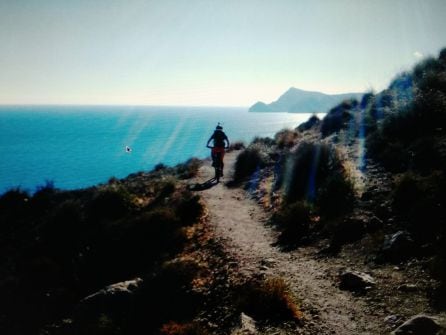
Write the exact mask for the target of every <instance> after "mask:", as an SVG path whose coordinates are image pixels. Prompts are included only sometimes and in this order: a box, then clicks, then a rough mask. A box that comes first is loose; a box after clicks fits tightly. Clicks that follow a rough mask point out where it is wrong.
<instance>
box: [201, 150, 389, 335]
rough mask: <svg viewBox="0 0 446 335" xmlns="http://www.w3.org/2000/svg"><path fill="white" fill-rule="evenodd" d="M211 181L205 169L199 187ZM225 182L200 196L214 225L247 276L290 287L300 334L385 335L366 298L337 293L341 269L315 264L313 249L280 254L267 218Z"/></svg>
mask: <svg viewBox="0 0 446 335" xmlns="http://www.w3.org/2000/svg"><path fill="white" fill-rule="evenodd" d="M236 155H237V152H233V153H229V154H227V155H226V157H225V164H226V173H227V174H228V175H229V174H230V173H231V170H232V168H233V165H234V161H235V157H236ZM212 175H213V170H212V168H211V167H210V166H209V165H206V166H203V167H202V168H201V169H200V172H199V176H198V178H197V182H198V183H203V184H204V183H205V182H206V181H208V180H209V179H210V178H211V177H212ZM225 179H226V180H228V178H225ZM225 179H223V183H220V184H217V185H213V186H212V187H209V188H207V189H204V190H203V191H202V193H201V194H202V197H203V199H204V201H205V202H206V204H207V208H208V210H209V215H210V222H211V225H212V226H213V227H214V229H215V233H216V235H217V236H218V237H219V238H220V239H221V240H222V241H223V244H224V246H225V248H226V249H227V252H229V253H230V254H231V255H232V257H234V258H235V259H236V260H237V261H238V263H239V268H240V271H241V272H242V273H243V274H244V275H247V276H252V275H258V274H259V273H264V274H265V275H267V276H280V277H282V278H283V279H284V280H285V281H287V282H288V284H289V285H290V288H291V289H292V291H293V293H294V295H295V296H296V297H297V299H298V301H299V304H300V305H301V307H302V309H303V311H304V313H305V318H306V321H305V325H304V326H303V328H302V329H301V330H300V331H301V333H302V334H342V335H348V334H384V333H387V332H386V330H385V327H384V325H383V318H382V315H380V313H376V312H375V311H374V310H373V308H371V307H370V306H369V305H368V304H367V301H366V300H365V299H364V298H361V297H355V296H353V295H352V294H351V293H350V292H346V291H341V290H340V289H339V288H338V285H337V283H336V278H337V276H336V273H337V271H338V270H339V265H336V264H331V262H330V260H323V259H317V258H316V257H314V250H312V249H311V248H302V249H299V250H297V251H293V252H281V251H280V250H279V249H278V248H276V247H274V246H273V244H274V241H275V232H274V231H273V230H272V229H271V228H269V227H268V226H266V225H265V221H266V219H267V214H266V213H265V212H264V211H263V210H262V209H261V208H260V206H258V205H257V203H256V202H255V201H253V200H252V199H250V198H249V197H248V195H247V194H246V192H245V191H244V190H241V189H239V188H228V187H227V186H225V185H224V182H225ZM207 185H208V186H209V184H207Z"/></svg>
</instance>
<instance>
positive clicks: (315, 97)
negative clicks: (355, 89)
mask: <svg viewBox="0 0 446 335" xmlns="http://www.w3.org/2000/svg"><path fill="white" fill-rule="evenodd" d="M362 95H363V93H343V94H325V93H322V92H315V91H305V90H301V89H298V88H295V87H291V88H290V89H289V90H288V91H286V92H285V93H284V94H282V95H281V96H280V97H279V99H277V100H276V101H273V102H272V103H270V104H266V103H264V102H261V101H258V102H256V103H255V104H254V105H252V106H251V107H250V108H249V111H250V112H260V113H267V112H285V113H316V112H322V113H323V112H326V111H328V109H330V108H331V107H333V106H334V105H336V104H338V103H340V102H342V101H343V100H346V99H351V98H353V99H360V97H361V96H362Z"/></svg>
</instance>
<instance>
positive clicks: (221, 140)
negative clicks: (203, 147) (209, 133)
mask: <svg viewBox="0 0 446 335" xmlns="http://www.w3.org/2000/svg"><path fill="white" fill-rule="evenodd" d="M226 138H227V137H226V134H225V133H224V132H222V131H221V130H216V131H214V147H217V148H224V147H225V139H226Z"/></svg>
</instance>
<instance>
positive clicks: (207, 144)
mask: <svg viewBox="0 0 446 335" xmlns="http://www.w3.org/2000/svg"><path fill="white" fill-rule="evenodd" d="M213 138H214V135H212V136H211V137H210V138H209V139H208V143H206V146H207V147H208V146H209V143H210V142H211V141H212V140H213Z"/></svg>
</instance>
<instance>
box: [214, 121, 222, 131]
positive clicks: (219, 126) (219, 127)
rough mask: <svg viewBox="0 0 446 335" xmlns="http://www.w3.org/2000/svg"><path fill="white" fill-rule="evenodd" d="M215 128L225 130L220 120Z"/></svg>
mask: <svg viewBox="0 0 446 335" xmlns="http://www.w3.org/2000/svg"><path fill="white" fill-rule="evenodd" d="M215 130H223V127H222V126H221V125H220V122H219V123H218V124H217V127H215Z"/></svg>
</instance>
